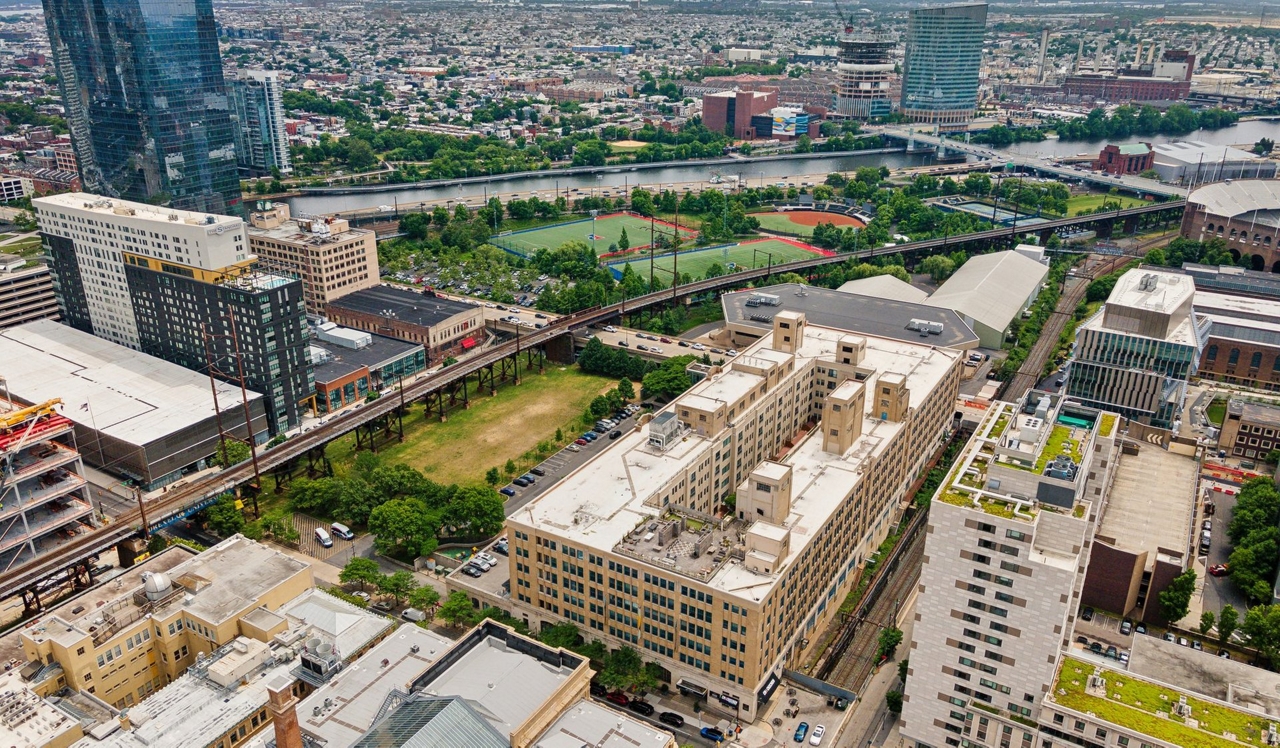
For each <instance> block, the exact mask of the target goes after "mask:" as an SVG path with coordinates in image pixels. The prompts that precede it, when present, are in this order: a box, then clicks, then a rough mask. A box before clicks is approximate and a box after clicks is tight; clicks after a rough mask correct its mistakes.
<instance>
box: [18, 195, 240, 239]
mask: <svg viewBox="0 0 1280 748" xmlns="http://www.w3.org/2000/svg"><path fill="white" fill-rule="evenodd" d="M34 204H35V207H37V208H46V209H48V208H59V207H61V208H69V209H74V210H87V211H89V212H91V213H101V214H102V215H103V216H116V215H117V213H116V212H115V210H116V208H128V209H131V210H132V211H133V213H132V214H130V215H131V217H133V218H142V219H146V220H148V221H155V222H156V223H163V224H165V225H168V224H171V223H173V222H174V220H173V219H172V218H171V217H172V216H177V219H176V220H177V221H180V222H182V223H186V224H190V225H193V226H208V227H209V228H211V229H217V228H218V227H222V228H223V231H230V230H237V231H238V230H239V229H241V228H243V227H244V225H245V223H244V221H243V220H241V219H239V218H236V217H234V216H224V215H219V214H217V213H201V212H199V211H195V210H179V209H178V208H167V207H165V206H162V205H151V204H150V203H137V202H133V201H130V200H119V199H115V198H108V197H102V196H101V195H91V194H89V193H87V192H64V193H61V194H57V195H43V196H41V197H38V198H35V203H34ZM109 220H110V219H109ZM220 233H221V232H220Z"/></svg>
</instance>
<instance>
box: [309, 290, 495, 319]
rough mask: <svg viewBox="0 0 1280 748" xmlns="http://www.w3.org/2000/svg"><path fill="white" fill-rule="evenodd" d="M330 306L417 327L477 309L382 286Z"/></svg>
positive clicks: (351, 294) (335, 300) (337, 300)
mask: <svg viewBox="0 0 1280 748" xmlns="http://www.w3.org/2000/svg"><path fill="white" fill-rule="evenodd" d="M329 306H330V307H331V308H334V309H348V310H350V311H352V312H357V313H360V314H371V315H375V316H378V317H392V318H394V319H397V320H400V321H402V322H407V323H409V324H412V325H418V326H420V327H431V326H432V325H438V324H440V323H441V322H444V321H445V320H447V319H449V318H450V317H453V316H454V315H457V314H461V313H463V312H474V311H475V310H476V307H474V306H472V305H471V304H465V303H463V302H461V301H454V300H453V299H446V298H443V297H440V296H426V295H424V294H422V293H419V292H416V291H408V290H405V289H402V288H395V287H393V286H390V285H387V284H385V283H384V284H382V285H379V286H375V287H373V288H365V289H361V290H359V291H352V292H351V293H349V294H346V295H344V296H341V297H339V298H337V299H333V300H332V301H330V302H329Z"/></svg>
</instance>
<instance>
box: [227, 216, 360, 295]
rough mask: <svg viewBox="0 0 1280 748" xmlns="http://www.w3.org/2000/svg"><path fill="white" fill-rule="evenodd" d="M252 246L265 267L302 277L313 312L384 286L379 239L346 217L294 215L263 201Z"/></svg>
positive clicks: (252, 224)
mask: <svg viewBox="0 0 1280 748" xmlns="http://www.w3.org/2000/svg"><path fill="white" fill-rule="evenodd" d="M247 233H248V236H249V250H250V251H251V252H253V253H254V254H255V255H257V256H258V261H259V263H261V265H262V266H263V267H264V268H270V269H272V270H277V271H280V272H283V273H285V274H287V275H293V276H296V277H298V278H301V279H302V295H303V299H305V301H306V304H307V313H308V314H313V315H322V314H324V312H325V307H326V306H327V305H328V303H329V301H330V300H332V299H336V298H338V297H339V296H342V295H344V294H348V293H351V292H352V291H359V290H361V289H365V288H373V287H374V286H376V285H378V240H377V237H376V235H375V234H374V232H372V231H368V230H365V229H354V228H351V225H350V224H349V223H347V221H346V219H344V218H333V217H323V218H319V217H312V218H296V219H295V218H291V217H290V215H289V206H288V205H287V204H285V203H271V202H258V203H255V204H254V205H253V206H252V209H251V210H250V211H249V227H248V231H247Z"/></svg>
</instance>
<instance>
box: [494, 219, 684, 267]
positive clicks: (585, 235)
mask: <svg viewBox="0 0 1280 748" xmlns="http://www.w3.org/2000/svg"><path fill="white" fill-rule="evenodd" d="M623 229H626V230H627V240H628V243H629V244H630V247H631V249H638V248H640V247H647V246H649V219H647V218H641V217H639V216H633V215H631V214H629V213H611V214H609V215H607V216H600V217H598V218H596V219H595V221H592V220H591V219H589V218H588V219H586V220H582V221H574V222H572V223H560V224H556V225H554V226H543V227H542V228H537V229H529V230H527V231H516V232H512V233H510V234H498V235H495V236H493V237H490V239H489V241H490V242H492V243H493V244H495V245H497V246H499V247H502V248H503V249H507V250H510V251H512V252H516V253H518V254H522V255H525V256H528V255H531V254H533V253H534V252H536V251H537V250H539V249H555V248H556V247H559V246H560V245H561V244H564V243H565V242H569V241H574V240H577V241H581V242H586V244H587V246H588V247H590V246H592V245H593V244H594V246H595V250H596V254H598V255H603V254H607V253H608V252H609V247H610V246H611V245H613V244H617V243H618V240H619V239H621V238H622V230H623ZM654 229H655V231H656V233H658V234H662V233H665V234H666V235H667V236H670V235H671V232H672V231H673V230H674V227H673V226H671V225H670V224H666V223H663V222H662V221H657V222H656V223H655V224H654ZM593 231H594V233H595V239H594V242H593V240H592V232H593ZM681 233H683V234H684V235H685V237H686V238H688V237H692V236H695V235H696V232H694V231H690V230H689V229H682V230H681Z"/></svg>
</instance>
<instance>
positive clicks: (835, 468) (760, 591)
mask: <svg viewBox="0 0 1280 748" xmlns="http://www.w3.org/2000/svg"><path fill="white" fill-rule="evenodd" d="M847 335H849V333H848V332H847V331H844V330H835V329H831V328H825V327H817V326H815V325H809V326H808V327H807V328H806V331H805V338H804V344H803V346H802V347H801V348H800V350H799V352H798V354H797V356H796V369H795V372H794V373H793V374H792V375H791V376H792V377H795V376H809V370H810V367H809V366H808V364H809V363H810V362H812V361H814V360H815V359H819V358H825V359H827V360H831V359H833V358H834V356H835V352H836V348H837V345H838V343H839V341H840V339H841V338H842V337H845V336H847ZM864 337H865V338H866V341H867V349H866V356H865V358H864V360H863V365H864V366H867V367H870V368H874V369H876V370H877V371H879V372H881V373H885V372H898V373H902V374H904V375H905V376H906V383H907V387H908V388H910V390H911V392H912V402H913V403H915V402H920V401H921V400H923V399H924V398H925V397H926V395H927V394H928V393H929V392H931V391H932V390H933V389H934V388H935V387H936V386H937V385H938V384H939V382H941V380H942V378H943V376H944V375H945V374H946V372H947V371H948V369H949V368H950V367H951V366H952V364H953V363H954V361H955V359H956V357H957V356H958V355H959V353H958V352H957V351H954V350H952V349H945V348H935V347H933V346H930V345H922V344H919V343H913V342H907V341H899V340H889V339H886V338H878V337H874V336H864ZM772 341H773V336H772V334H771V333H770V334H766V335H764V336H763V337H762V338H760V339H759V340H758V341H756V342H755V343H753V344H752V345H751V346H750V347H749V348H748V349H746V351H744V354H746V355H775V352H773V351H771V350H770V349H769V346H770V345H772ZM765 351H768V354H765V353H764V352H765ZM760 381H761V379H760V378H759V377H758V376H756V375H750V374H744V373H742V372H734V371H729V372H726V373H724V374H721V375H718V376H713V377H711V378H709V379H706V380H703V381H701V382H699V383H698V384H696V385H694V386H693V387H692V388H691V389H690V390H689V392H688V393H686V394H684V395H682V396H680V397H679V398H677V399H676V401H675V402H674V403H672V404H671V405H669V406H667V408H665V409H664V410H663V411H662V412H671V411H674V410H675V409H676V408H677V407H678V406H680V405H681V404H682V403H686V402H690V401H691V399H692V401H693V402H698V403H716V402H718V401H719V399H720V398H722V397H724V396H725V395H726V390H728V391H731V392H737V391H740V390H741V389H742V388H743V387H750V386H752V385H754V384H756V383H758V382H760ZM784 381H785V380H784ZM779 386H780V385H779ZM901 428H902V424H900V423H895V422H892V421H881V420H878V419H870V418H865V417H864V420H863V426H862V436H861V437H860V438H859V439H858V440H857V441H855V442H854V444H853V447H852V448H851V449H850V451H849V452H848V453H847V454H844V455H833V454H830V453H827V452H824V451H823V450H822V439H821V438H820V436H819V438H814V437H813V436H812V435H810V437H807V438H804V439H802V440H801V441H800V442H799V443H798V444H797V445H796V446H795V448H793V449H792V450H791V451H790V452H789V453H788V454H787V456H786V457H785V458H784V459H783V460H782V463H783V464H785V465H788V466H790V467H791V471H792V473H791V485H792V507H791V515H790V516H789V517H788V519H787V521H786V522H785V526H786V527H787V528H788V529H790V531H791V543H790V555H788V557H787V559H786V561H785V563H784V564H782V565H780V566H779V567H778V569H775V573H773V574H757V573H755V572H751V571H748V570H747V569H746V568H745V567H743V566H742V565H740V564H725V565H724V566H723V567H722V568H721V569H720V570H719V571H717V572H716V573H715V574H714V575H713V576H711V577H710V579H708V580H706V583H707V584H709V585H711V586H712V587H715V588H719V589H721V590H723V591H724V592H725V593H728V594H733V595H738V596H740V597H743V598H749V599H753V600H760V599H763V596H764V595H765V594H766V593H767V592H768V590H769V589H770V588H771V587H772V586H773V584H774V583H775V582H776V581H777V579H778V576H779V574H780V573H781V571H782V570H783V569H785V568H786V566H787V565H789V564H791V563H794V562H795V560H796V559H797V558H799V557H800V556H801V555H802V554H803V553H805V552H806V550H807V549H806V546H807V545H808V543H809V542H810V541H811V540H812V539H813V537H814V536H815V535H816V534H817V533H818V531H819V530H820V529H821V528H822V526H823V524H824V523H825V522H826V521H827V519H828V518H829V517H830V516H831V514H832V513H833V512H835V511H836V510H837V509H838V508H839V506H840V503H841V502H842V501H843V500H844V497H845V496H847V495H849V494H850V493H851V492H852V491H853V489H854V488H855V487H856V485H857V484H858V482H859V481H860V480H861V479H862V471H861V468H862V467H863V464H864V463H865V462H866V461H867V460H868V459H869V458H871V457H874V456H875V455H877V454H879V453H880V451H881V449H882V446H883V444H884V442H886V441H887V439H888V438H889V437H891V436H892V435H893V434H894V433H896V431H897V430H898V429H901ZM648 438H649V435H648V432H647V430H644V429H639V430H634V431H630V432H627V433H624V434H623V436H622V437H621V438H619V439H618V440H617V441H615V442H613V443H612V444H611V445H609V446H608V447H607V448H606V449H604V450H603V451H601V452H600V453H599V454H597V455H596V456H595V457H594V458H592V459H591V460H590V461H588V462H587V463H586V464H584V465H582V466H581V467H579V468H578V469H577V470H575V471H573V472H572V473H570V474H568V475H567V476H565V477H564V479H563V480H561V481H560V482H559V483H557V484H555V485H554V486H552V487H551V488H549V489H548V490H547V491H546V493H544V494H542V495H541V496H539V497H538V498H536V499H534V500H533V501H531V502H530V503H529V504H527V505H525V506H524V507H523V508H522V509H520V510H519V511H518V512H516V513H515V514H513V515H512V518H513V519H514V520H516V521H518V522H523V523H527V524H530V525H532V526H533V527H535V528H536V527H545V528H548V529H549V530H550V531H552V532H555V533H556V534H557V535H559V536H561V537H563V538H564V539H566V540H568V541H570V542H574V543H576V544H580V545H583V546H586V547H591V548H597V549H601V550H611V549H612V548H613V547H614V546H615V545H616V544H617V543H618V542H619V541H621V540H622V539H623V538H624V537H625V536H627V534H628V533H630V532H631V531H632V530H633V529H635V528H636V527H637V526H638V525H639V524H640V523H641V522H642V521H646V520H650V519H654V518H657V517H659V516H660V515H661V513H662V510H661V509H660V508H658V507H655V506H649V505H646V503H645V501H646V499H648V498H649V497H650V496H651V495H652V493H653V492H654V491H655V490H657V489H658V488H660V487H661V486H663V485H664V484H666V483H667V482H668V480H669V479H671V478H672V477H674V476H675V475H678V474H679V473H680V472H681V471H682V470H683V469H684V468H685V467H686V465H687V464H688V463H690V462H692V461H694V460H695V459H702V458H703V457H704V456H705V453H706V451H707V449H709V448H710V447H712V446H713V445H717V444H719V442H720V439H719V438H717V436H716V435H713V436H712V437H711V438H710V439H708V438H704V437H701V436H698V435H697V434H696V433H690V434H688V436H687V437H686V438H684V439H682V440H681V441H679V442H677V443H676V444H675V445H674V446H672V447H671V448H669V449H668V450H667V451H665V452H657V451H655V450H653V449H651V448H650V447H648Z"/></svg>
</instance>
